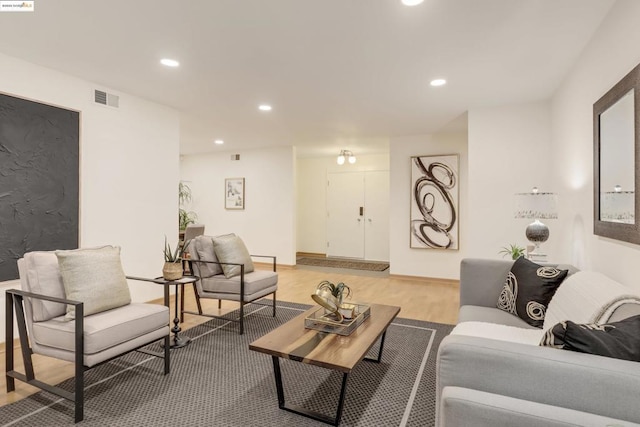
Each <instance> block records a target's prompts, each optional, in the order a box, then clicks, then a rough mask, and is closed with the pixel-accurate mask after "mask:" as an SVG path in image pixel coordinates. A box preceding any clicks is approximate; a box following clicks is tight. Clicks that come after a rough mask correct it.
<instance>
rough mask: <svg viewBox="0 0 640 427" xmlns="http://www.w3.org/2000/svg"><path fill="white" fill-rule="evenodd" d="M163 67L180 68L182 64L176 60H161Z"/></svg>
mask: <svg viewBox="0 0 640 427" xmlns="http://www.w3.org/2000/svg"><path fill="white" fill-rule="evenodd" d="M160 63H161V64H162V65H166V66H167V67H178V66H179V65H180V63H179V62H178V61H176V60H175V59H169V58H163V59H161V60H160Z"/></svg>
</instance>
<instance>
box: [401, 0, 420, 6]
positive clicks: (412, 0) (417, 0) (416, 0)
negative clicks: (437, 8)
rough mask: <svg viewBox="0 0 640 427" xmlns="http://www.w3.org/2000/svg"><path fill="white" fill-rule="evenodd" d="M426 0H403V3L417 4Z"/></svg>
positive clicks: (407, 4) (406, 4) (408, 4)
mask: <svg viewBox="0 0 640 427" xmlns="http://www.w3.org/2000/svg"><path fill="white" fill-rule="evenodd" d="M423 1H424V0H402V4H403V5H405V6H417V5H419V4H420V3H422V2H423Z"/></svg>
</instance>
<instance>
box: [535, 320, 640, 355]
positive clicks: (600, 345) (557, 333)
mask: <svg viewBox="0 0 640 427" xmlns="http://www.w3.org/2000/svg"><path fill="white" fill-rule="evenodd" d="M540 345H542V346H547V347H554V348H560V349H564V350H572V351H577V352H580V353H588V354H597V355H599V356H606V357H613V358H616V359H623V360H631V361H634V362H640V316H633V317H630V318H628V319H625V320H621V321H619V322H612V323H608V324H604V325H598V324H594V323H592V324H578V323H574V322H572V321H571V320H567V321H564V322H560V323H558V324H557V325H555V326H553V327H552V328H550V329H549V330H548V331H547V332H546V333H545V334H544V337H543V338H542V340H541V341H540Z"/></svg>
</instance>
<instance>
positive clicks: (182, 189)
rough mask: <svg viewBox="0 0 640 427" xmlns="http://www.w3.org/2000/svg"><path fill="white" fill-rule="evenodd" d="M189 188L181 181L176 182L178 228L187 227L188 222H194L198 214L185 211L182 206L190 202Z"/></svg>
mask: <svg viewBox="0 0 640 427" xmlns="http://www.w3.org/2000/svg"><path fill="white" fill-rule="evenodd" d="M191 199H192V196H191V188H189V186H188V185H187V184H185V183H184V182H183V181H180V182H179V183H178V204H179V206H180V208H179V209H178V227H179V229H180V230H184V229H185V228H187V225H189V224H195V222H196V221H197V220H198V215H197V214H196V213H195V212H192V211H187V210H186V209H184V208H183V206H184V205H185V203H191Z"/></svg>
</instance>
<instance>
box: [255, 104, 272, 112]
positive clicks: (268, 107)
mask: <svg viewBox="0 0 640 427" xmlns="http://www.w3.org/2000/svg"><path fill="white" fill-rule="evenodd" d="M258 109H259V110H260V111H271V105H268V104H261V105H260V106H259V107H258Z"/></svg>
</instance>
